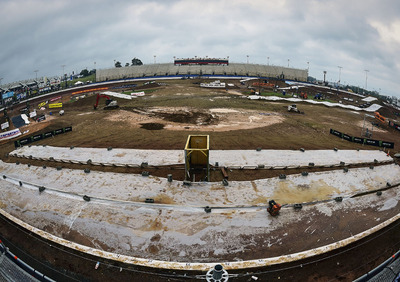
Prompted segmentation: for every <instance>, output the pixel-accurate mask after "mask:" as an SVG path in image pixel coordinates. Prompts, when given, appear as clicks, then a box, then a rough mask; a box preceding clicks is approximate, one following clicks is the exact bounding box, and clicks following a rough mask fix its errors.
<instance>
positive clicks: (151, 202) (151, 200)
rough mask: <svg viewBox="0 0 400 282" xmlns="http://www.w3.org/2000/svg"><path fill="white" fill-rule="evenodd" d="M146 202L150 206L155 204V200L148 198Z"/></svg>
mask: <svg viewBox="0 0 400 282" xmlns="http://www.w3.org/2000/svg"><path fill="white" fill-rule="evenodd" d="M144 202H145V203H148V204H153V203H154V199H150V198H147V199H146V200H144Z"/></svg>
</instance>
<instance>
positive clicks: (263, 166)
mask: <svg viewBox="0 0 400 282" xmlns="http://www.w3.org/2000/svg"><path fill="white" fill-rule="evenodd" d="M257 168H265V165H263V164H259V165H257Z"/></svg>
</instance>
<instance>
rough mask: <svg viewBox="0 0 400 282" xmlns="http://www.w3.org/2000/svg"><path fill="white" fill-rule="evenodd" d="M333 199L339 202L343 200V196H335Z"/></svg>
mask: <svg viewBox="0 0 400 282" xmlns="http://www.w3.org/2000/svg"><path fill="white" fill-rule="evenodd" d="M335 201H336V202H341V201H343V197H336V198H335Z"/></svg>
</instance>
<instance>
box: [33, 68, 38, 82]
mask: <svg viewBox="0 0 400 282" xmlns="http://www.w3.org/2000/svg"><path fill="white" fill-rule="evenodd" d="M38 71H39V70H34V71H33V72H35V73H36V81H37V73H38Z"/></svg>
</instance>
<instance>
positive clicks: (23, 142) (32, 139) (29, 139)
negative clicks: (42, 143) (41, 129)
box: [14, 126, 72, 148]
mask: <svg viewBox="0 0 400 282" xmlns="http://www.w3.org/2000/svg"><path fill="white" fill-rule="evenodd" d="M70 131H72V126H67V127H64V128H60V129H56V130H53V131H48V132H45V133H42V134H36V135H33V136H29V137H26V138H23V139H19V140H16V141H14V146H15V148H18V147H22V146H24V145H28V144H30V143H33V142H36V141H39V140H42V139H46V138H49V137H53V136H56V135H59V134H63V133H67V132H70Z"/></svg>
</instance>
